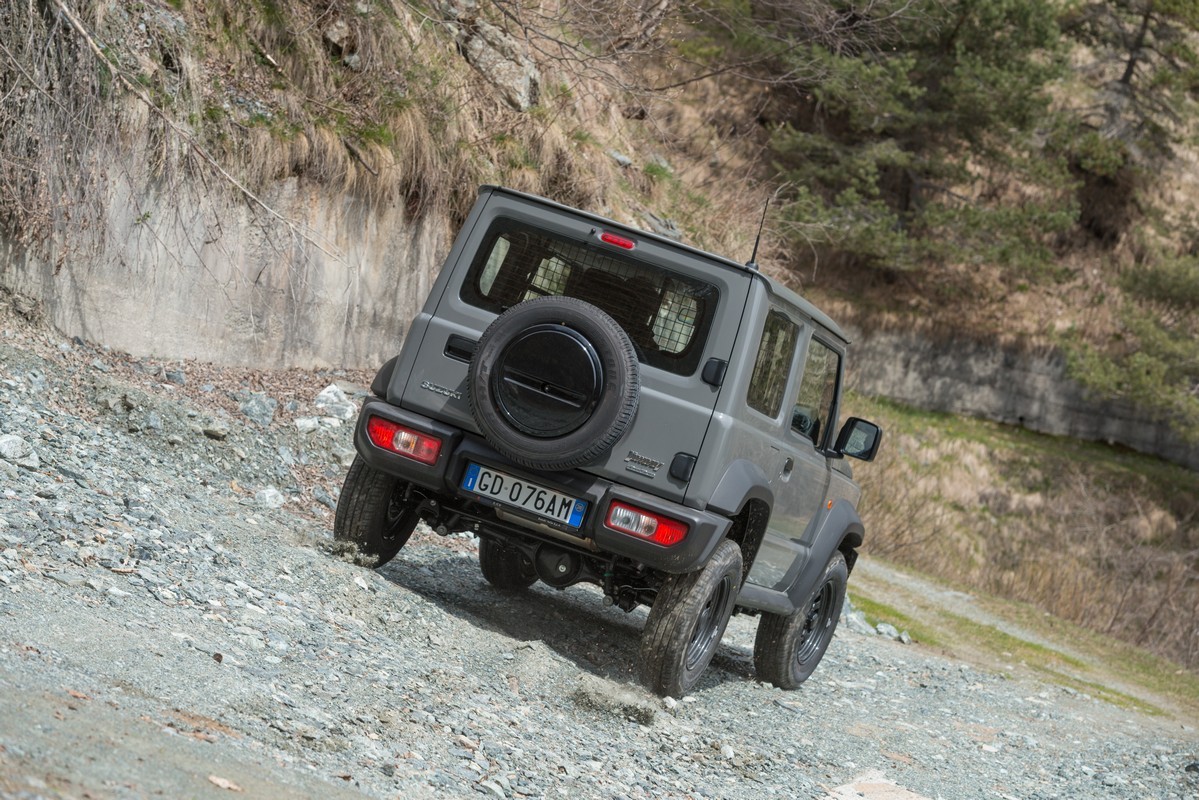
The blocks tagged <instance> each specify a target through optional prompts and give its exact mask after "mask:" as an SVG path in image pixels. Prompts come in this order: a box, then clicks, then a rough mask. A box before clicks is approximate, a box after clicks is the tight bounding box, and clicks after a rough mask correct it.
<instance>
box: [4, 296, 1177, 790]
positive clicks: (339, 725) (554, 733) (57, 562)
mask: <svg viewBox="0 0 1199 800" xmlns="http://www.w3.org/2000/svg"><path fill="white" fill-rule="evenodd" d="M3 299H4V298H0V301H3ZM364 379H365V378H364V376H361V375H345V374H340V375H339V374H336V373H328V372H326V373H319V372H313V373H306V374H305V373H295V372H291V373H287V374H279V375H271V374H264V375H258V374H256V373H251V372H249V371H246V370H240V371H238V370H224V371H222V370H217V369H214V368H212V367H209V366H205V365H197V364H177V363H174V364H161V363H156V362H148V361H136V360H132V359H129V358H127V357H124V356H122V355H120V354H116V353H111V352H106V351H104V350H102V349H98V348H95V347H92V346H91V345H88V344H86V343H83V342H80V341H66V340H64V339H62V337H60V336H57V335H56V334H54V333H53V332H50V331H49V330H48V329H45V328H43V327H39V326H36V325H33V324H31V323H30V322H28V321H27V320H25V319H23V318H21V317H19V316H17V315H16V314H14V313H13V312H12V311H11V309H7V308H6V309H4V310H2V311H0V487H2V492H0V797H14V798H18V797H19V798H43V797H44V798H60V797H72V798H84V797H88V798H109V797H112V798H125V797H129V798H134V797H137V798H140V797H168V798H175V797H231V796H235V795H243V796H252V797H267V798H274V797H322V798H324V797H330V798H337V797H360V796H363V795H366V796H370V797H388V798H391V797H403V798H459V797H464V798H471V797H479V796H481V797H494V798H520V797H537V798H540V797H549V798H557V797H570V798H576V797H579V798H651V797H654V798H656V797H680V798H681V797H710V798H737V799H740V800H761V798H762V797H782V798H833V797H835V798H838V800H841V799H842V798H859V797H862V798H865V797H869V798H880V799H881V798H884V797H888V798H915V797H926V798H1022V799H1023V798H1076V799H1078V800H1081V799H1082V798H1127V799H1128V800H1133V799H1134V798H1135V799H1136V800H1141V799H1142V798H1162V799H1163V800H1165V799H1166V798H1179V799H1180V800H1181V799H1182V798H1196V797H1199V763H1196V762H1197V761H1199V734H1197V733H1196V730H1195V728H1194V723H1195V721H1194V720H1189V721H1188V720H1177V719H1171V718H1170V717H1168V716H1159V717H1147V716H1142V715H1138V714H1137V713H1136V712H1133V711H1128V710H1125V709H1122V708H1118V707H1116V706H1113V705H1109V704H1107V703H1104V702H1101V701H1099V700H1096V699H1093V698H1091V697H1088V696H1086V695H1084V694H1080V693H1077V692H1074V691H1071V690H1067V689H1063V688H1061V687H1057V686H1053V685H1049V684H1040V683H1036V682H1034V681H1032V680H1031V679H1025V678H1013V677H1004V676H1003V675H1000V674H997V673H991V672H988V671H985V670H981V669H979V668H976V667H971V666H967V665H966V664H963V663H959V662H954V661H950V660H946V659H944V658H942V657H939V656H936V655H935V654H932V653H930V652H928V651H926V650H924V649H922V648H920V647H919V646H911V645H909V646H905V645H903V644H901V643H899V642H897V641H893V640H892V639H890V638H887V637H883V636H876V635H870V634H867V633H864V632H862V633H860V632H856V631H854V630H850V629H849V627H848V626H842V629H841V631H840V632H839V633H838V635H837V637H836V639H835V640H834V642H833V644H832V646H831V648H830V650H829V653H828V656H827V657H826V659H825V661H824V663H823V665H822V666H821V667H820V669H819V670H818V671H817V673H816V674H815V676H814V677H813V678H812V679H811V680H810V681H809V682H808V683H807V684H806V685H805V686H804V687H803V689H802V690H800V691H797V692H790V693H788V692H782V691H780V690H777V689H775V688H773V687H771V686H768V685H763V684H761V683H758V682H757V681H756V680H755V678H754V674H753V663H752V647H753V635H754V620H753V619H752V618H746V617H737V618H735V619H734V620H733V622H732V624H731V625H730V628H729V633H728V634H727V636H726V639H725V643H724V645H723V646H722V648H721V650H720V652H719V653H718V655H717V657H716V660H715V662H714V664H713V668H712V669H711V670H709V672H708V673H707V675H706V677H705V679H704V681H703V682H702V684H701V686H700V687H699V688H698V690H697V691H696V692H695V694H694V695H693V696H690V697H686V698H682V699H680V700H678V701H677V702H676V701H675V700H671V699H667V700H663V699H660V698H656V697H653V696H651V695H649V694H647V693H646V692H645V691H643V690H642V689H641V688H639V687H638V686H637V685H636V684H635V683H634V681H633V677H632V675H633V671H632V669H631V665H632V662H633V659H634V658H635V657H636V653H637V638H638V635H639V632H640V629H641V627H642V625H643V624H644V620H645V615H644V611H637V612H634V613H632V614H625V613H623V612H621V611H619V610H616V609H611V608H605V607H603V606H602V605H601V603H600V595H599V593H598V592H597V591H593V590H591V589H588V588H583V587H576V588H572V589H569V590H566V591H562V592H559V591H555V590H552V589H549V588H546V587H544V586H541V585H539V586H537V587H535V588H534V589H532V590H531V591H529V592H528V593H525V594H522V595H517V596H511V595H504V594H500V593H498V592H496V591H494V590H492V589H491V588H490V587H489V586H488V585H487V584H486V583H484V581H483V580H482V577H481V576H480V574H479V571H478V567H477V562H476V556H475V553H476V550H475V543H474V541H473V540H471V539H469V538H464V537H461V536H452V537H447V538H440V537H437V536H436V535H434V534H432V533H431V532H429V531H428V530H422V531H419V532H418V533H417V535H416V536H414V537H413V540H412V542H411V543H410V544H409V545H408V546H407V547H406V548H405V549H404V550H403V551H401V553H400V555H399V557H398V558H397V559H396V560H395V561H394V562H392V563H391V564H388V565H387V566H385V567H383V568H382V569H379V570H371V569H367V568H364V567H362V566H359V565H356V564H354V563H352V562H351V561H348V560H345V559H344V558H341V557H339V556H338V555H337V554H336V553H335V552H334V550H335V548H333V547H332V542H331V538H330V529H331V525H332V522H331V520H332V514H331V510H330V508H331V506H332V505H333V503H334V500H333V498H334V497H335V496H336V493H337V487H338V486H339V485H340V480H341V476H342V475H343V474H344V471H345V462H346V459H347V458H348V457H349V443H350V425H349V424H348V423H345V422H343V421H342V420H341V419H340V418H339V417H343V416H345V415H346V408H345V405H344V403H343V402H342V401H341V400H340V399H339V395H338V393H337V392H336V391H334V392H327V393H326V394H325V395H324V396H323V398H322V402H321V405H317V402H316V398H317V397H318V395H320V393H321V392H322V390H324V389H325V388H326V387H327V386H329V385H330V384H331V383H336V382H338V381H340V382H341V383H340V385H341V387H342V388H344V389H348V390H349V394H350V396H351V398H352V397H353V389H354V386H353V385H352V384H355V383H358V384H360V383H361V382H362V381H363V380H364ZM255 420H256V421H255ZM850 587H851V590H852V588H853V580H852V579H851V581H850Z"/></svg>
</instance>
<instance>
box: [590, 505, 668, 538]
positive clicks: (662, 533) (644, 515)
mask: <svg viewBox="0 0 1199 800" xmlns="http://www.w3.org/2000/svg"><path fill="white" fill-rule="evenodd" d="M604 524H605V525H607V526H608V527H609V528H611V529H612V530H614V531H620V532H621V533H627V534H629V535H631V536H638V537H640V538H642V539H648V540H649V541H651V542H655V543H657V544H661V545H672V544H678V543H679V542H681V541H683V539H684V537H686V536H687V523H685V522H679V521H678V520H677V519H671V518H670V517H663V516H659V515H658V514H654V513H653V512H651V511H646V510H645V509H644V508H637V507H636V506H630V505H626V504H625V503H613V504H612V505H611V506H609V507H608V518H607V520H605V521H604Z"/></svg>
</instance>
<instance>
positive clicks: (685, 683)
mask: <svg viewBox="0 0 1199 800" xmlns="http://www.w3.org/2000/svg"><path fill="white" fill-rule="evenodd" d="M740 589H741V550H740V549H739V548H738V547H737V545H736V544H735V543H734V542H731V541H729V540H727V539H726V540H724V541H723V542H721V543H720V545H719V546H717V548H716V552H714V553H713V554H712V558H711V559H709V560H708V563H707V564H706V565H704V567H703V568H702V569H700V570H697V571H695V572H689V573H687V574H686V575H671V576H669V577H667V578H666V580H665V581H664V582H663V583H662V588H661V589H659V590H658V597H657V599H655V600H654V605H653V608H651V609H650V612H649V620H648V621H647V622H646V623H645V630H644V631H642V633H641V654H640V659H639V660H640V664H641V680H642V681H643V682H644V683H645V685H646V686H648V687H649V689H650V690H651V691H653V692H656V693H657V694H660V695H669V696H671V697H683V696H684V695H686V694H687V693H688V692H690V691H691V689H692V687H694V686H695V684H696V682H697V681H698V680H699V678H700V676H701V675H702V674H703V672H704V670H705V669H707V668H708V664H710V663H711V661H712V656H714V655H715V654H716V648H717V647H719V646H720V639H721V637H723V636H724V629H725V628H726V627H727V626H728V624H729V617H731V616H732V615H733V607H734V606H735V605H736V603H737V593H738V592H739V591H740Z"/></svg>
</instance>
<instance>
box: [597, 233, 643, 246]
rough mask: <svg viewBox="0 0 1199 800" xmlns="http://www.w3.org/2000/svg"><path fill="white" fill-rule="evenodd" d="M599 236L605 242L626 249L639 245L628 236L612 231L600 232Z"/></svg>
mask: <svg viewBox="0 0 1199 800" xmlns="http://www.w3.org/2000/svg"><path fill="white" fill-rule="evenodd" d="M599 238H600V241H601V242H603V243H604V244H612V245H616V246H617V247H623V248H624V249H625V250H632V249H633V248H634V247H636V246H637V243H636V242H634V241H633V240H632V239H630V238H628V237H627V236H621V235H620V234H617V233H611V232H610V231H604V232H603V233H601V234H600V237H599Z"/></svg>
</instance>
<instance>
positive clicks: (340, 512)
mask: <svg viewBox="0 0 1199 800" xmlns="http://www.w3.org/2000/svg"><path fill="white" fill-rule="evenodd" d="M410 490H411V484H409V483H407V482H405V481H402V480H400V479H399V478H396V477H394V476H392V475H388V474H387V473H386V472H380V471H379V470H377V469H374V468H373V467H371V466H370V465H368V464H367V463H366V462H365V461H363V460H362V456H355V457H354V463H353V464H351V465H350V471H349V472H347V473H346V481H345V484H344V485H343V486H342V488H341V496H340V497H339V498H338V499H337V515H336V516H335V517H334V518H333V538H334V539H336V540H337V541H339V542H347V543H350V544H353V545H355V546H356V547H357V548H358V552H359V553H361V554H362V555H364V556H367V557H369V558H372V559H374V560H375V563H374V565H373V566H376V567H378V566H382V565H383V564H386V563H387V562H388V561H391V560H392V559H393V558H395V555H396V553H398V552H400V548H401V547H403V546H404V545H405V544H406V543H407V542H408V537H410V536H411V535H412V531H414V530H415V529H416V523H417V522H419V521H420V514H419V512H418V508H419V506H420V503H419V502H418V501H417V500H416V499H415V498H412V497H411V496H410Z"/></svg>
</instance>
